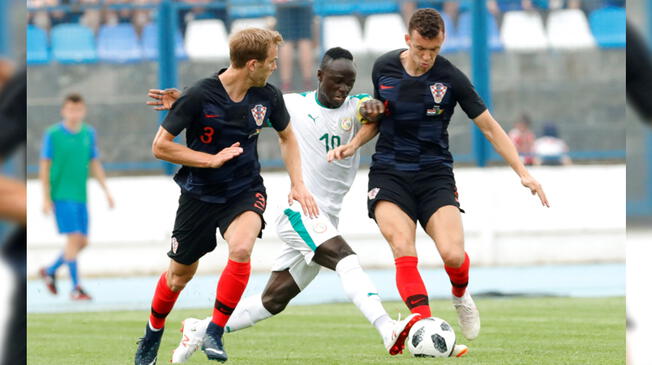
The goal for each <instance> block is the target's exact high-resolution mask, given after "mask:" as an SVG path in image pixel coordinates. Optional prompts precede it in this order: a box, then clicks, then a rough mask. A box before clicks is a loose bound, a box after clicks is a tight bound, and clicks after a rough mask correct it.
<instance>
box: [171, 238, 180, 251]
mask: <svg viewBox="0 0 652 365" xmlns="http://www.w3.org/2000/svg"><path fill="white" fill-rule="evenodd" d="M178 249H179V241H177V238H176V237H172V253H177V250H178Z"/></svg>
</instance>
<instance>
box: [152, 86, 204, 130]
mask: <svg viewBox="0 0 652 365" xmlns="http://www.w3.org/2000/svg"><path fill="white" fill-rule="evenodd" d="M202 95H203V94H202V92H201V89H200V88H199V87H198V86H193V87H191V88H189V89H188V90H186V91H184V93H183V94H182V95H181V97H180V98H179V99H178V100H177V101H175V102H174V104H172V108H171V109H170V111H169V112H168V115H167V116H166V117H165V119H164V120H163V122H162V123H161V126H162V127H163V128H165V130H167V131H168V132H170V134H172V135H174V136H177V135H179V133H181V131H183V130H184V129H186V128H188V126H189V125H190V123H191V122H192V121H194V120H197V118H198V117H199V116H200V115H201V110H202V109H201V108H202V101H203V99H202Z"/></svg>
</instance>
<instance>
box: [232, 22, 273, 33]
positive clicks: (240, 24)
mask: <svg viewBox="0 0 652 365" xmlns="http://www.w3.org/2000/svg"><path fill="white" fill-rule="evenodd" d="M246 28H263V29H269V21H268V18H243V19H236V20H234V21H233V22H232V23H231V34H233V33H235V32H237V31H240V30H243V29H246Z"/></svg>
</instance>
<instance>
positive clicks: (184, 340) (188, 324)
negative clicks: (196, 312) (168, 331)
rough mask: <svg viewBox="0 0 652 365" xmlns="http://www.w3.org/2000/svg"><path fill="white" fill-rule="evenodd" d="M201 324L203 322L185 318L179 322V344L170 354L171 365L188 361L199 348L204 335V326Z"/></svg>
mask: <svg viewBox="0 0 652 365" xmlns="http://www.w3.org/2000/svg"><path fill="white" fill-rule="evenodd" d="M202 322H204V321H203V320H201V319H197V318H186V319H185V320H183V322H181V333H182V336H181V342H180V343H179V346H177V348H176V349H174V352H173V353H172V363H173V364H182V363H184V362H186V361H188V359H190V356H192V354H193V353H195V351H197V350H198V349H199V348H200V347H201V345H202V341H203V339H204V334H205V333H206V326H205V325H204V324H203V323H202Z"/></svg>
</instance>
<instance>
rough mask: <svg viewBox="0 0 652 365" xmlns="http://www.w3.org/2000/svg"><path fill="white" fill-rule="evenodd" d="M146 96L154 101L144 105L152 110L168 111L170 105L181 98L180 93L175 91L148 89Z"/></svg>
mask: <svg viewBox="0 0 652 365" xmlns="http://www.w3.org/2000/svg"><path fill="white" fill-rule="evenodd" d="M147 96H149V97H150V98H152V99H154V100H150V101H148V102H147V103H146V104H147V105H150V106H152V107H154V110H170V108H172V104H174V102H175V101H177V99H179V97H180V96H181V91H179V90H177V89H165V90H160V89H149V90H148V91H147Z"/></svg>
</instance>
